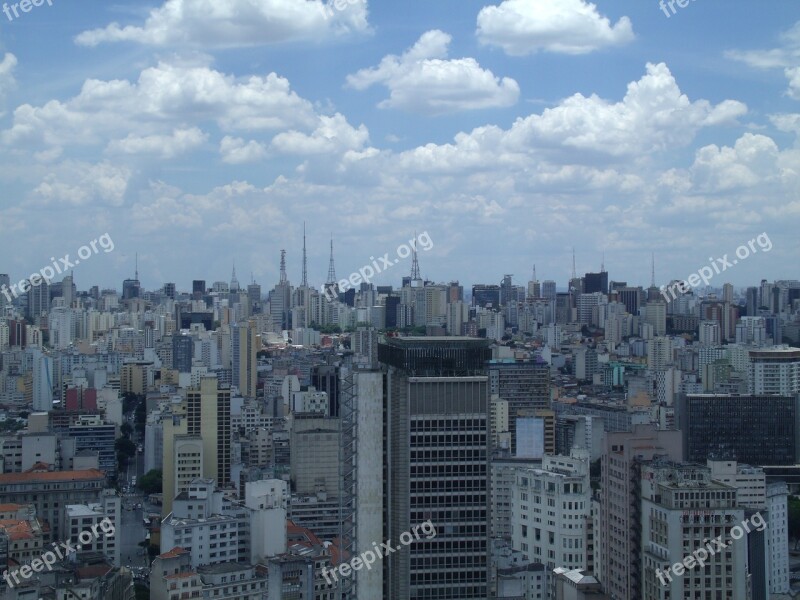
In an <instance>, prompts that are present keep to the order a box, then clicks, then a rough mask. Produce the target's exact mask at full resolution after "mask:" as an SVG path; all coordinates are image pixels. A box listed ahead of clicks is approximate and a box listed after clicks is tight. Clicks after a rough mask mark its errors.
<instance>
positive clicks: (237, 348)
mask: <svg viewBox="0 0 800 600" xmlns="http://www.w3.org/2000/svg"><path fill="white" fill-rule="evenodd" d="M256 327H257V322H256V320H255V319H250V320H249V321H247V323H239V324H237V325H234V326H233V331H232V333H231V337H232V342H233V353H232V354H233V356H232V359H233V360H232V362H233V365H232V371H233V373H232V375H233V385H234V386H236V387H237V388H238V390H239V393H240V394H241V395H242V396H243V397H245V398H255V397H256V394H257V389H256V388H257V385H258V370H257V367H258V351H259V350H260V349H261V336H260V335H258V330H257V329H256Z"/></svg>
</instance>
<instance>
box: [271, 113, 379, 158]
mask: <svg viewBox="0 0 800 600" xmlns="http://www.w3.org/2000/svg"><path fill="white" fill-rule="evenodd" d="M368 141H369V132H368V131H367V128H366V127H365V126H364V125H361V126H360V127H359V128H358V129H356V128H355V127H353V126H352V125H350V124H349V123H348V122H347V119H345V118H344V117H343V116H342V115H341V114H339V113H336V114H335V115H334V116H332V117H327V116H321V117H320V118H319V126H318V127H317V128H316V129H315V130H314V131H313V132H312V133H311V134H310V135H306V134H304V133H302V132H299V131H287V132H284V133H279V134H278V135H276V136H275V137H274V138H273V140H272V147H273V148H275V149H276V150H277V151H279V152H284V153H287V154H304V155H308V154H330V153H342V152H344V151H346V150H360V149H361V148H363V147H364V144H366V143H367V142H368Z"/></svg>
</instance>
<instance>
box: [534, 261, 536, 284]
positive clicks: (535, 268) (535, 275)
mask: <svg viewBox="0 0 800 600" xmlns="http://www.w3.org/2000/svg"><path fill="white" fill-rule="evenodd" d="M533 281H536V263H533Z"/></svg>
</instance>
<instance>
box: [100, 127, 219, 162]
mask: <svg viewBox="0 0 800 600" xmlns="http://www.w3.org/2000/svg"><path fill="white" fill-rule="evenodd" d="M207 139H208V134H206V133H203V132H202V131H201V130H200V129H199V128H198V127H190V128H187V129H175V130H174V131H173V132H172V134H170V135H146V136H141V135H135V134H130V135H128V136H127V137H126V138H125V139H122V140H115V141H112V142H111V143H110V144H109V145H108V150H109V152H111V153H121V154H151V155H154V156H158V157H160V158H174V157H175V156H178V155H180V154H184V153H185V152H188V151H190V150H193V149H195V148H197V147H198V146H201V145H202V144H203V143H205V141H206V140H207Z"/></svg>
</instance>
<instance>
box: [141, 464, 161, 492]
mask: <svg viewBox="0 0 800 600" xmlns="http://www.w3.org/2000/svg"><path fill="white" fill-rule="evenodd" d="M163 477H164V473H163V472H162V471H161V469H153V470H151V471H148V472H147V473H145V474H144V475H142V478H141V479H140V480H139V482H138V483H137V484H136V487H138V488H139V489H140V490H142V491H143V492H144V493H145V494H160V493H161V491H162V487H161V484H162V480H163Z"/></svg>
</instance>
